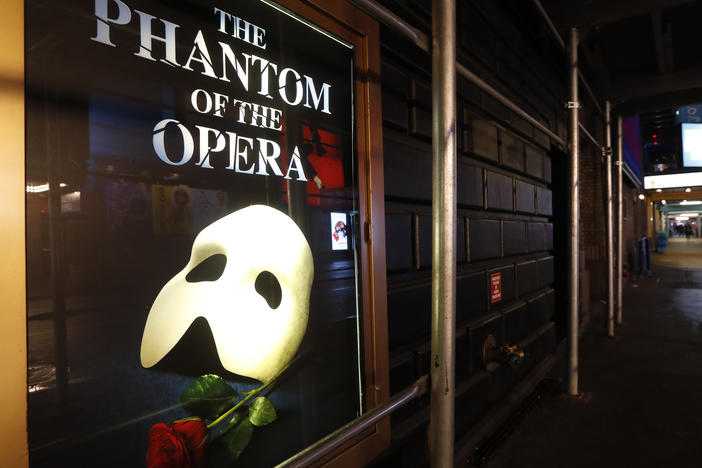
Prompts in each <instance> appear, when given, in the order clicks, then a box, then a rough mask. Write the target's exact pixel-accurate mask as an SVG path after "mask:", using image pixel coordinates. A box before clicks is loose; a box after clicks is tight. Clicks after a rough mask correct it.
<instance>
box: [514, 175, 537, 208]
mask: <svg viewBox="0 0 702 468" xmlns="http://www.w3.org/2000/svg"><path fill="white" fill-rule="evenodd" d="M514 188H515V190H514V196H515V199H516V200H515V201H516V204H517V211H520V212H522V213H533V212H534V186H533V185H531V184H530V183H527V182H523V181H521V180H517V181H516V182H515V187H514Z"/></svg>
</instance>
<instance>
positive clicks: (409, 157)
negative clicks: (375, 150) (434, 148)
mask: <svg viewBox="0 0 702 468" xmlns="http://www.w3.org/2000/svg"><path fill="white" fill-rule="evenodd" d="M383 162H384V170H385V195H386V196H390V197H401V198H411V199H420V200H431V148H430V147H429V146H427V147H426V150H424V151H423V150H420V149H418V148H417V147H416V146H413V145H409V144H403V143H400V142H398V141H396V140H395V139H390V138H387V137H386V138H384V139H383Z"/></svg>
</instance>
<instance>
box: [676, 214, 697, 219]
mask: <svg viewBox="0 0 702 468" xmlns="http://www.w3.org/2000/svg"><path fill="white" fill-rule="evenodd" d="M699 215H700V214H699V213H680V214H679V215H678V216H687V217H688V218H696V217H698V216H699Z"/></svg>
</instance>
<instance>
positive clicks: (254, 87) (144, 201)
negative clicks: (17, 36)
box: [26, 0, 364, 468]
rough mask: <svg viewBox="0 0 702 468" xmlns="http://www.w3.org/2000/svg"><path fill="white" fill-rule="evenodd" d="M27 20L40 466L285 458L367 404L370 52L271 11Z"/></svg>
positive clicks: (34, 12)
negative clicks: (355, 224) (363, 277)
mask: <svg viewBox="0 0 702 468" xmlns="http://www.w3.org/2000/svg"><path fill="white" fill-rule="evenodd" d="M288 3H289V2H288ZM26 9H27V14H26V18H27V24H26V30H27V57H26V62H27V77H28V84H27V90H28V91H27V96H28V98H27V99H28V100H27V102H28V113H27V137H28V140H27V141H28V143H27V148H28V150H27V186H32V187H34V186H41V187H46V190H43V191H32V192H31V193H29V192H28V194H27V198H28V204H27V206H28V209H27V226H28V228H27V271H28V293H27V294H28V316H29V318H30V319H29V321H28V330H29V338H28V341H29V369H28V370H29V380H30V388H31V390H32V391H31V393H30V394H29V408H30V412H29V440H30V453H31V457H32V466H37V467H43V466H56V465H61V466H90V465H94V463H95V460H100V462H99V464H100V466H102V467H110V466H113V467H120V468H121V467H125V466H143V464H144V459H145V458H146V461H147V466H157V465H158V463H160V462H162V461H163V457H166V456H167V454H168V453H170V452H169V450H170V449H171V448H173V447H171V445H168V444H171V443H175V442H173V441H176V442H177V441H178V440H181V442H182V440H184V439H182V437H185V436H184V434H185V435H187V437H186V438H187V441H186V442H183V443H181V445H182V444H185V445H182V446H179V447H176V448H177V449H178V450H180V452H182V453H187V455H188V457H190V459H191V461H192V462H193V463H194V465H193V466H195V465H198V464H199V463H204V464H205V465H207V466H213V467H214V466H231V464H233V463H237V464H241V466H273V465H275V464H277V463H279V462H280V461H282V460H284V459H285V458H287V457H289V456H291V455H293V454H294V453H295V452H297V451H299V450H301V449H303V448H304V447H305V446H307V445H309V444H311V443H312V442H314V441H316V440H318V439H319V438H321V437H323V436H324V435H326V434H328V433H329V432H331V431H332V430H334V429H335V428H337V427H339V426H341V425H343V424H345V423H347V422H348V421H350V420H351V419H353V418H354V417H356V416H357V415H358V414H360V413H361V412H362V411H363V409H364V408H363V401H364V400H363V393H362V391H361V388H362V386H363V382H362V377H361V376H362V375H363V367H362V362H361V355H362V353H361V350H360V349H359V346H360V344H362V343H363V340H362V339H360V337H359V335H358V333H359V330H360V329H362V327H361V326H360V318H359V310H358V304H359V303H360V301H359V294H360V291H359V286H357V285H358V284H359V273H358V271H359V270H358V269H359V264H358V262H357V259H358V258H359V254H358V252H355V251H354V249H355V248H356V247H355V246H356V245H358V243H357V242H353V239H350V237H351V236H353V235H354V233H353V230H352V229H348V223H349V214H350V213H358V210H359V208H358V190H357V186H356V184H357V180H356V177H357V176H356V174H358V173H359V172H360V171H359V170H358V168H357V161H356V159H355V154H356V152H357V151H356V149H355V147H354V145H355V138H356V137H355V123H354V122H355V120H354V119H355V117H354V115H355V114H354V112H355V110H354V107H355V102H354V92H355V86H356V82H355V80H354V73H355V64H354V60H355V55H354V54H355V50H354V47H353V46H352V45H351V44H350V43H348V42H346V41H344V40H342V39H340V38H339V37H337V36H335V35H334V34H331V33H329V32H328V31H326V30H325V29H324V28H322V27H320V26H318V25H315V24H311V23H310V22H308V21H307V20H305V19H303V18H301V17H298V16H296V15H295V14H293V13H291V12H290V11H289V10H287V9H285V8H283V7H281V6H279V5H277V4H275V3H274V2H271V1H268V0H238V1H236V2H224V3H222V2H219V1H215V0H193V1H188V2H169V1H165V0H139V1H138V2H137V1H136V0H92V1H88V2H81V3H75V2H50V1H46V0H28V1H27V2H26ZM67 25H70V27H67ZM57 181H58V182H59V183H60V184H59V183H57ZM75 194H80V196H79V197H78V195H75ZM55 197H58V199H57V200H58V206H59V209H58V210H54V209H52V208H51V206H53V205H54V204H55V202H54V200H55ZM79 198H80V200H78V199H79ZM76 200H78V201H80V203H78V201H76ZM61 206H63V207H64V209H63V210H62V209H60V208H61ZM41 207H44V208H41ZM47 207H48V209H47ZM330 213H331V226H330ZM330 228H331V229H330ZM329 229H330V230H329ZM330 243H331V249H330ZM49 246H50V247H51V248H49ZM55 265H58V268H57V269H55V268H54V266H55ZM54 310H56V311H59V312H57V313H55V314H54V313H53V311H54ZM62 310H66V311H67V313H66V314H64V313H63V312H61V311H62ZM66 317H70V319H69V320H66ZM142 365H143V366H142ZM59 413H60V414H63V415H64V416H65V417H62V418H56V417H55V415H56V414H59ZM179 437H180V439H179ZM193 441H194V442H193ZM191 442H193V443H192V444H191ZM164 444H165V445H164ZM176 445H177V444H176ZM164 447H165V448H164ZM169 447H170V448H169ZM105 454H110V455H109V456H105ZM198 466H199V465H198Z"/></svg>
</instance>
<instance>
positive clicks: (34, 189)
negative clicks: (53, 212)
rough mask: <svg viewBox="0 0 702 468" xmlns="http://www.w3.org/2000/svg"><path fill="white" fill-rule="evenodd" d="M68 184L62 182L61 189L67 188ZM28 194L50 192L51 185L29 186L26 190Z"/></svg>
mask: <svg viewBox="0 0 702 468" xmlns="http://www.w3.org/2000/svg"><path fill="white" fill-rule="evenodd" d="M65 186H66V184H64V183H63V182H61V183H60V184H59V187H65ZM25 190H26V191H27V193H42V192H48V191H49V184H39V185H32V184H29V185H27V187H26V189H25Z"/></svg>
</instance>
